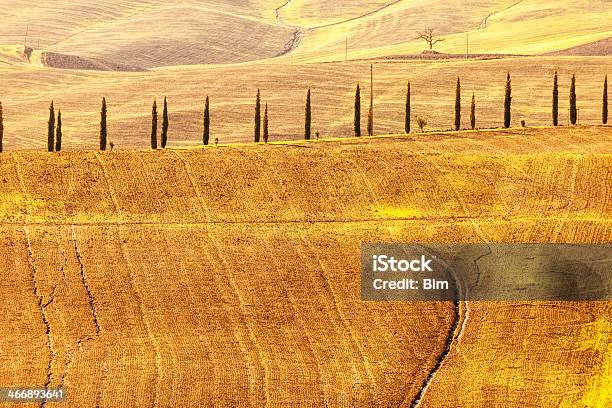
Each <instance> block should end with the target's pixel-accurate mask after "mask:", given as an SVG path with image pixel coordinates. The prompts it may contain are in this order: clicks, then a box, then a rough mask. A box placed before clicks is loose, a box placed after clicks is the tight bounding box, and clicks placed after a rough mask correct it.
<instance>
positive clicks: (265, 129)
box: [263, 103, 268, 143]
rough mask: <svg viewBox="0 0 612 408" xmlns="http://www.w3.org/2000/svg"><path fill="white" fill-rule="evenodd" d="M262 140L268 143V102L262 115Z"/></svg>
mask: <svg viewBox="0 0 612 408" xmlns="http://www.w3.org/2000/svg"><path fill="white" fill-rule="evenodd" d="M263 140H264V143H268V104H267V103H266V107H265V109H264V117H263Z"/></svg>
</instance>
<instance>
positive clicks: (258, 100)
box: [255, 89, 261, 143]
mask: <svg viewBox="0 0 612 408" xmlns="http://www.w3.org/2000/svg"><path fill="white" fill-rule="evenodd" d="M260 136H261V98H260V94H259V89H258V90H257V97H256V98H255V143H259V138H260Z"/></svg>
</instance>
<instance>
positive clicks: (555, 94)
mask: <svg viewBox="0 0 612 408" xmlns="http://www.w3.org/2000/svg"><path fill="white" fill-rule="evenodd" d="M552 98H553V99H552V119H553V126H558V125H559V79H558V77H557V72H555V78H554V79H553V93H552Z"/></svg>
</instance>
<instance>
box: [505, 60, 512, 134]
mask: <svg viewBox="0 0 612 408" xmlns="http://www.w3.org/2000/svg"><path fill="white" fill-rule="evenodd" d="M511 106H512V82H511V81H510V73H509V72H508V77H507V78H506V95H505V97H504V127H505V128H506V129H507V128H509V127H510V120H511V118H512V116H511V112H510V108H511Z"/></svg>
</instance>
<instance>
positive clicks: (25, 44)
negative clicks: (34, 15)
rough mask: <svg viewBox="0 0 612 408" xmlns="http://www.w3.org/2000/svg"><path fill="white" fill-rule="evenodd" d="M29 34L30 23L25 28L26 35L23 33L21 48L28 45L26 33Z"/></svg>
mask: <svg viewBox="0 0 612 408" xmlns="http://www.w3.org/2000/svg"><path fill="white" fill-rule="evenodd" d="M29 32H30V23H28V25H27V26H26V33H25V37H24V38H23V46H24V47H25V46H27V45H28V33H29Z"/></svg>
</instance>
